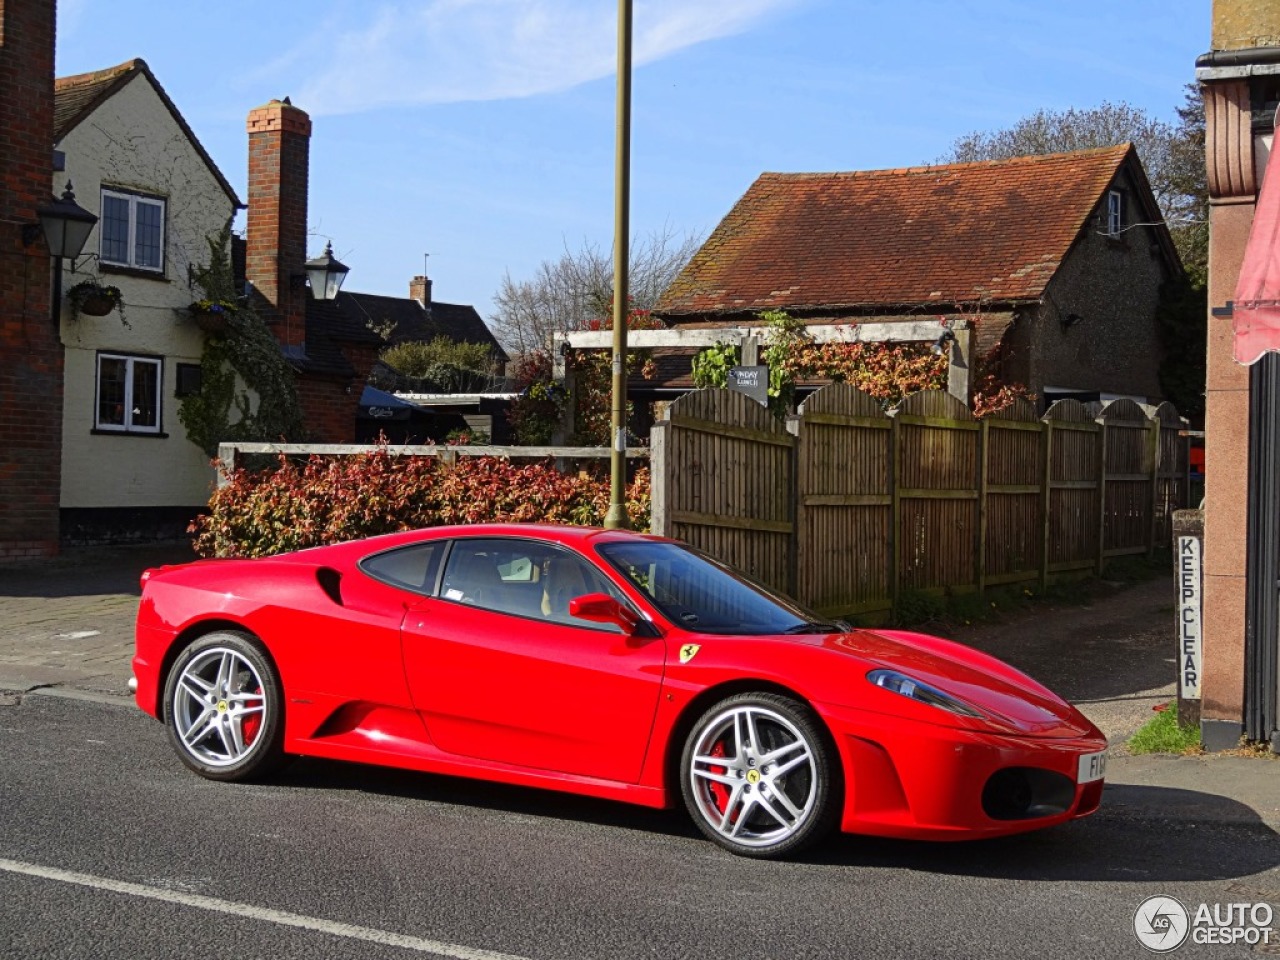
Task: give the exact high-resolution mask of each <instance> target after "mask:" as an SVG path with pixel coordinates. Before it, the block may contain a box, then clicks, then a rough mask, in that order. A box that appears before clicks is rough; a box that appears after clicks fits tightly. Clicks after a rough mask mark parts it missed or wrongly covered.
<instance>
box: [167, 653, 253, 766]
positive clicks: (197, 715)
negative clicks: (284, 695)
mask: <svg viewBox="0 0 1280 960" xmlns="http://www.w3.org/2000/svg"><path fill="white" fill-rule="evenodd" d="M266 689H267V688H266V686H265V685H264V684H263V682H262V677H260V676H259V675H258V671H257V670H256V669H255V668H254V666H253V664H252V663H250V662H249V660H248V659H246V658H245V656H244V655H243V654H241V653H239V652H237V651H235V650H232V649H230V648H229V647H210V648H209V649H208V650H202V651H200V653H199V654H197V655H196V656H195V657H193V658H192V659H191V661H190V662H189V663H187V665H186V666H184V667H183V668H182V673H181V674H180V675H179V677H178V681H177V684H176V686H175V687H174V690H173V704H172V706H173V722H174V729H175V731H176V733H177V735H178V740H179V742H180V743H181V744H182V747H183V748H184V749H185V750H186V751H187V752H188V753H190V754H191V755H192V756H193V757H194V758H195V759H196V760H198V761H200V762H201V763H204V764H207V765H209V766H210V767H229V766H231V765H232V764H235V763H239V762H240V761H241V760H243V759H244V758H245V757H247V756H248V755H249V754H250V753H252V752H253V750H254V748H255V747H257V746H258V744H259V743H260V742H261V735H262V729H263V724H264V723H265V721H266V709H267V698H266V693H265V691H266Z"/></svg>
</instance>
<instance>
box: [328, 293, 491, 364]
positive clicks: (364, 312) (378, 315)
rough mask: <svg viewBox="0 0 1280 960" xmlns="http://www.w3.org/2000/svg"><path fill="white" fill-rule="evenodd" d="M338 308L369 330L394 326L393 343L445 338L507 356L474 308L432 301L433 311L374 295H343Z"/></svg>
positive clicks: (403, 299) (415, 303)
mask: <svg viewBox="0 0 1280 960" xmlns="http://www.w3.org/2000/svg"><path fill="white" fill-rule="evenodd" d="M337 302H338V304H339V306H340V307H341V308H342V310H343V312H344V313H345V314H350V315H351V316H352V317H353V318H356V319H358V320H359V322H360V323H362V324H364V325H365V326H366V328H367V326H368V324H370V323H372V324H374V326H381V325H384V324H388V323H390V324H393V325H394V326H393V327H392V330H391V342H392V343H404V342H406V341H411V340H431V339H434V338H435V337H439V336H444V337H448V338H449V339H450V340H453V341H456V342H460V343H481V344H484V345H486V346H488V347H491V348H492V349H493V351H494V352H495V353H496V354H497V355H498V356H499V358H500V359H502V360H504V361H505V360H506V359H507V355H506V352H505V351H504V350H503V349H502V346H501V345H500V344H499V343H498V341H497V339H496V338H495V337H494V335H493V334H492V333H491V332H490V331H489V328H488V327H487V326H485V322H484V321H483V320H481V319H480V314H478V313H477V312H476V308H475V307H473V306H471V305H470V304H463V303H442V302H441V301H438V300H433V301H431V306H430V309H429V310H426V309H423V307H422V304H420V303H419V302H418V301H417V300H414V299H413V298H412V297H388V296H383V295H380V294H374V293H345V292H344V293H340V294H338V301H337Z"/></svg>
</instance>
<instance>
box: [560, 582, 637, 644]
mask: <svg viewBox="0 0 1280 960" xmlns="http://www.w3.org/2000/svg"><path fill="white" fill-rule="evenodd" d="M569 616H571V617H577V618H578V619H579V620H591V621H593V622H594V623H612V624H615V625H617V626H619V627H621V628H622V632H623V633H625V634H626V635H627V636H628V637H629V636H631V635H632V634H633V633H635V632H636V627H638V626H639V625H640V620H639V618H638V617H636V615H635V614H634V613H632V612H631V610H629V609H628V608H626V607H624V606H623V605H622V604H620V603H619V602H618V601H617V600H615V599H613V597H611V596H609V595H608V594H607V593H587V594H583V595H582V596H580V597H574V598H573V599H572V600H570V601H569Z"/></svg>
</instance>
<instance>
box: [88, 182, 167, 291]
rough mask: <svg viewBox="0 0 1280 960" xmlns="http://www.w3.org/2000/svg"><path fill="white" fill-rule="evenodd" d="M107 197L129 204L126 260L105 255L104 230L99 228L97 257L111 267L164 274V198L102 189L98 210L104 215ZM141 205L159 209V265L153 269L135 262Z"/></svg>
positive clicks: (165, 225)
mask: <svg viewBox="0 0 1280 960" xmlns="http://www.w3.org/2000/svg"><path fill="white" fill-rule="evenodd" d="M107 197H112V198H114V199H116V200H123V201H125V202H126V203H128V204H129V240H128V243H127V245H126V258H125V259H124V260H110V259H108V258H107V255H106V240H107V234H106V230H105V229H101V228H100V229H99V231H98V234H99V237H98V257H99V259H100V260H101V262H102V263H105V264H109V265H110V266H113V267H129V268H130V269H132V270H145V271H147V272H148V273H164V262H165V243H166V240H167V232H168V231H167V229H166V228H167V223H166V216H167V214H168V205H167V204H166V202H165V199H164V197H153V196H148V195H147V194H142V193H130V192H128V191H126V190H113V189H112V188H111V187H103V188H102V205H101V206H100V207H99V208H98V209H99V210H100V211H101V212H103V213H104V214H105V212H106V207H107V204H106V200H107ZM141 205H150V206H153V207H159V208H160V263H159V265H158V266H154V267H152V266H147V265H145V264H140V263H137V262H136V260H135V257H136V255H137V242H138V207H139V206H141Z"/></svg>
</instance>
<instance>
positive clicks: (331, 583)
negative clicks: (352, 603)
mask: <svg viewBox="0 0 1280 960" xmlns="http://www.w3.org/2000/svg"><path fill="white" fill-rule="evenodd" d="M316 582H317V583H319V584H320V589H321V590H323V591H324V592H325V593H326V594H328V596H329V599H330V600H332V601H333V602H334V603H336V604H337V605H338V606H342V574H340V573H339V572H338V571H337V570H334V569H332V568H331V567H320V568H319V569H318V570H316Z"/></svg>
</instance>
